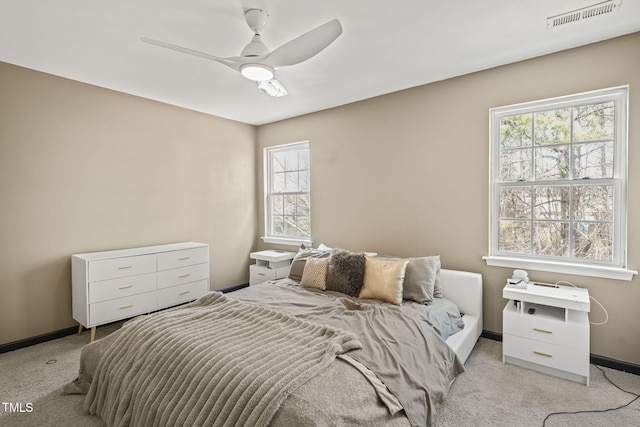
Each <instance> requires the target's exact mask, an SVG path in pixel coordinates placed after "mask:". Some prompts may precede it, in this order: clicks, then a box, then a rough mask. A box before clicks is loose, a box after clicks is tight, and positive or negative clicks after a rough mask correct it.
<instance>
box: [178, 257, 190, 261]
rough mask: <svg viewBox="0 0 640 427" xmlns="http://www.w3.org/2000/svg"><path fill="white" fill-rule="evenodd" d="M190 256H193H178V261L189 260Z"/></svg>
mask: <svg viewBox="0 0 640 427" xmlns="http://www.w3.org/2000/svg"><path fill="white" fill-rule="evenodd" d="M189 258H191V257H190V256H181V257H180V258H178V261H185V260H188V259H189Z"/></svg>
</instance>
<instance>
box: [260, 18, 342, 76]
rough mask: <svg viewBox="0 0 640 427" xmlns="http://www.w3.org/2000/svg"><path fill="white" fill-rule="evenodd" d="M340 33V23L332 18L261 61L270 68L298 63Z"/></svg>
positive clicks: (309, 56)
mask: <svg viewBox="0 0 640 427" xmlns="http://www.w3.org/2000/svg"><path fill="white" fill-rule="evenodd" d="M340 34H342V25H341V24H340V21H338V20H337V19H333V20H331V21H329V22H327V23H325V24H323V25H320V26H319V27H317V28H315V29H313V30H311V31H309V32H307V33H305V34H303V35H301V36H299V37H297V38H295V39H293V40H291V41H290V42H288V43H285V44H283V45H282V46H280V47H279V48H277V49H275V50H274V51H273V52H271V53H270V54H268V55H265V56H266V58H265V60H264V61H262V63H263V64H265V65H269V66H270V67H272V68H278V67H286V66H289V65H295V64H299V63H300V62H303V61H306V60H307V59H309V58H311V57H313V56H315V55H317V54H318V53H320V52H321V51H322V50H323V49H324V48H326V47H327V46H329V45H330V44H331V43H333V41H334V40H335V39H337V38H338V36H339V35H340Z"/></svg>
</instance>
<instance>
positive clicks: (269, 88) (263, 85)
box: [257, 79, 288, 98]
mask: <svg viewBox="0 0 640 427" xmlns="http://www.w3.org/2000/svg"><path fill="white" fill-rule="evenodd" d="M257 83H258V88H259V89H260V90H261V91H263V92H264V93H266V94H267V95H271V96H274V97H276V98H279V97H281V96H285V95H287V94H288V92H287V90H286V89H285V88H284V86H282V84H281V83H280V82H279V81H278V80H276V79H271V80H267V81H264V82H257Z"/></svg>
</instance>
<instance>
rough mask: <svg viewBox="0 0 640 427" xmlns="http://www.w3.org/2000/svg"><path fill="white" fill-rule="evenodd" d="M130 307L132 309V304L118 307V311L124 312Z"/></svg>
mask: <svg viewBox="0 0 640 427" xmlns="http://www.w3.org/2000/svg"><path fill="white" fill-rule="evenodd" d="M131 307H133V304H127V305H123V306H121V307H120V310H124V309H125V308H131Z"/></svg>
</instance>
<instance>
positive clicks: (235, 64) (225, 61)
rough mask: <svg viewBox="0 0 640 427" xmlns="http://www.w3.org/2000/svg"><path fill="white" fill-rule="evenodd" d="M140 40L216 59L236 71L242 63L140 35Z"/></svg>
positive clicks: (234, 59) (235, 59)
mask: <svg viewBox="0 0 640 427" xmlns="http://www.w3.org/2000/svg"><path fill="white" fill-rule="evenodd" d="M140 40H141V41H143V42H145V43H149V44H152V45H155V46H160V47H164V48H167V49H171V50H175V51H177V52H182V53H186V54H189V55H193V56H199V57H200V58H204V59H209V60H211V61H216V62H219V63H221V64H224V65H226V66H227V67H229V68H233V69H234V70H236V71H238V70H240V65H242V64H243V63H244V62H243V61H238V59H241V58H219V57H217V56H213V55H209V54H208V53H204V52H198V51H197V50H193V49H188V48H186V47H182V46H177V45H174V44H171V43H166V42H163V41H160V40H154V39H149V38H147V37H140Z"/></svg>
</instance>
